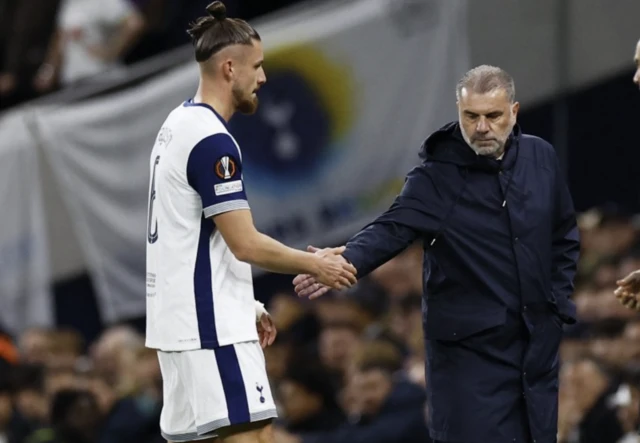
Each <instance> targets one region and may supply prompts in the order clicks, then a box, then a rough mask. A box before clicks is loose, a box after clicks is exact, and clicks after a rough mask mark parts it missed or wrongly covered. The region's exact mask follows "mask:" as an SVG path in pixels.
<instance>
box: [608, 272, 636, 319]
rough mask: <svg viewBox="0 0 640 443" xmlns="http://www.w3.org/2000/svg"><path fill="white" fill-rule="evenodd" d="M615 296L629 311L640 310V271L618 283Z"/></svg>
mask: <svg viewBox="0 0 640 443" xmlns="http://www.w3.org/2000/svg"><path fill="white" fill-rule="evenodd" d="M616 283H617V284H618V288H617V289H616V290H615V291H614V294H615V296H616V297H617V298H618V300H620V303H622V304H623V305H624V306H626V307H627V308H629V309H635V310H640V271H634V272H632V273H631V274H629V275H627V276H626V277H625V278H623V279H621V280H618V281H617V282H616Z"/></svg>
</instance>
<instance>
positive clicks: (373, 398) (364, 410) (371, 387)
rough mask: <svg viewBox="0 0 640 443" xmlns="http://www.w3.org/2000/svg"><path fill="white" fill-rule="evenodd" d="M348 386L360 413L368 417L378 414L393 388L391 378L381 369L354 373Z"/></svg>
mask: <svg viewBox="0 0 640 443" xmlns="http://www.w3.org/2000/svg"><path fill="white" fill-rule="evenodd" d="M349 384H350V387H349V389H350V390H351V392H352V393H353V394H354V395H355V396H357V400H356V401H357V404H358V406H359V410H360V413H361V414H362V415H365V416H369V417H373V416H375V415H377V414H378V412H379V411H380V408H381V407H382V405H383V404H384V402H385V401H386V399H387V398H388V397H389V394H390V393H391V389H392V387H393V383H392V381H391V376H390V375H389V374H388V373H387V372H385V371H383V370H381V369H370V370H363V371H356V372H355V373H354V374H353V376H352V377H351V379H350V382H349Z"/></svg>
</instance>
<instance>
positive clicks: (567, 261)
mask: <svg viewBox="0 0 640 443" xmlns="http://www.w3.org/2000/svg"><path fill="white" fill-rule="evenodd" d="M556 187H557V190H556V205H555V206H556V208H555V214H554V221H553V243H552V254H553V263H552V269H551V289H552V293H553V296H554V298H555V300H556V304H557V307H558V313H559V314H560V317H562V319H563V320H564V321H565V322H566V323H571V324H573V323H575V322H576V306H575V304H574V303H573V301H572V300H571V295H572V294H573V279H574V278H575V275H576V272H577V269H578V259H579V257H580V237H579V233H578V225H577V222H576V213H575V209H574V207H573V201H572V199H571V194H570V193H569V188H568V187H567V184H566V183H565V181H564V179H563V178H562V174H561V172H560V165H559V163H558V162H557V161H556Z"/></svg>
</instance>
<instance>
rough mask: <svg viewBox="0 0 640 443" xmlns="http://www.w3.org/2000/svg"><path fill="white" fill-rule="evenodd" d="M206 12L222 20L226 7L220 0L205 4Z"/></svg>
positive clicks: (225, 13)
mask: <svg viewBox="0 0 640 443" xmlns="http://www.w3.org/2000/svg"><path fill="white" fill-rule="evenodd" d="M207 12H208V13H209V15H210V16H211V17H213V18H215V19H216V20H224V19H225V18H227V7H226V6H225V5H224V3H222V2H220V1H216V2H213V3H211V4H210V5H209V6H207Z"/></svg>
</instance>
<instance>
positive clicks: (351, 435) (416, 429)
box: [275, 342, 431, 443]
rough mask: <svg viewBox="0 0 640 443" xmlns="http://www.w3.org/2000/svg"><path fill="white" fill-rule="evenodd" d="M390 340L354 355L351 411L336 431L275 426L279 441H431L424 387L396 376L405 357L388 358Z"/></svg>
mask: <svg viewBox="0 0 640 443" xmlns="http://www.w3.org/2000/svg"><path fill="white" fill-rule="evenodd" d="M388 346H389V345H388V344H387V343H384V342H383V343H379V342H371V343H369V344H368V349H367V350H366V351H363V352H362V354H361V356H360V358H357V359H356V362H355V367H354V368H353V370H352V371H351V372H350V374H349V377H348V381H347V386H348V387H347V389H348V391H349V393H348V395H349V396H351V401H350V402H348V403H349V409H350V410H349V413H350V416H352V417H355V418H356V419H355V420H354V421H353V422H352V423H348V424H345V425H343V426H341V427H339V428H337V429H335V430H329V431H326V430H325V431H321V432H308V433H301V434H299V435H294V434H292V433H289V432H287V431H284V430H282V429H279V428H276V429H275V436H276V439H275V441H277V442H278V443H316V442H317V443H328V442H331V443H396V442H397V443H410V442H416V443H417V442H420V443H429V442H431V439H430V437H429V433H428V430H427V426H426V421H425V420H426V415H425V404H426V394H425V393H424V390H423V389H422V388H421V387H419V386H417V385H415V384H413V383H410V382H408V381H407V380H406V379H405V378H404V377H402V376H400V377H397V376H396V374H398V368H399V367H400V366H401V359H400V358H399V356H398V358H395V359H394V358H390V354H389V353H388Z"/></svg>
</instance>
